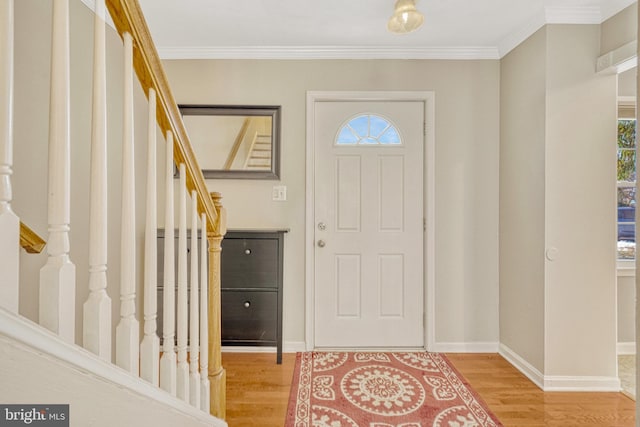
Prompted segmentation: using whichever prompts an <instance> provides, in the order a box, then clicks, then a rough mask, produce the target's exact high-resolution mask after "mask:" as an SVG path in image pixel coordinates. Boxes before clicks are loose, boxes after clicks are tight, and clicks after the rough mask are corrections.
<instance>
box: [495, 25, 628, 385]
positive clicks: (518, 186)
mask: <svg viewBox="0 0 640 427" xmlns="http://www.w3.org/2000/svg"><path fill="white" fill-rule="evenodd" d="M599 47H600V28H599V26H595V25H589V26H587V25H582V26H577V25H548V26H545V27H544V28H543V29H541V30H540V31H539V32H538V33H537V34H536V35H534V36H533V37H532V38H530V39H529V40H527V41H526V42H525V43H524V44H523V45H521V46H519V47H518V48H516V49H515V50H514V51H513V52H512V53H510V54H509V55H508V56H507V57H505V58H504V59H503V61H502V90H503V93H502V104H501V111H502V113H501V120H502V134H501V137H502V139H501V176H500V180H501V181H500V182H501V187H500V188H501V199H500V201H501V204H500V213H501V216H500V221H501V224H500V226H501V229H500V231H501V240H500V245H501V246H500V250H501V252H500V253H501V257H500V274H501V275H500V315H501V317H500V326H501V328H500V333H501V336H500V340H501V343H503V344H505V345H506V346H508V347H509V348H510V349H511V350H512V351H514V352H515V353H516V354H517V355H519V356H520V357H522V358H523V359H524V360H525V361H526V362H528V363H529V364H531V365H532V366H534V367H535V368H536V369H538V370H539V371H540V373H541V374H543V375H544V376H545V377H554V376H560V377H562V376H566V377H571V376H575V377H581V376H602V377H609V378H613V377H615V375H616V359H615V355H616V289H615V283H616V282H615V271H616V262H615V222H616V218H615V208H614V207H615V191H614V190H613V189H614V188H615V144H612V143H611V141H613V140H615V132H616V130H615V117H616V109H615V105H616V102H615V100H616V77H615V76H614V75H602V76H600V75H596V74H595V67H594V63H595V58H597V56H598V54H599ZM518 107H520V108H518ZM523 122H524V123H526V125H525V126H523V125H522V124H523ZM585 123H588V124H589V126H584V125H583V124H585ZM527 126H532V127H534V129H533V130H532V129H530V128H529V127H527ZM522 138H524V140H522V141H520V140H521V139H522ZM519 144H520V145H519ZM517 147H519V148H517ZM541 156H542V157H541ZM607 159H608V160H607ZM513 161H515V162H516V163H515V164H511V163H512V162H513ZM523 172H527V173H529V174H530V177H529V179H527V178H520V175H521V174H522V173H523ZM531 177H534V179H531ZM514 180H515V183H514V182H512V181H514ZM534 182H535V184H534ZM520 192H522V194H521V193H520ZM518 214H519V217H518V218H520V222H519V223H517V225H519V226H522V227H524V226H526V225H527V224H528V225H529V227H531V228H532V229H533V231H532V232H531V235H529V234H526V235H525V238H523V239H519V238H518V237H519V236H518V237H516V236H514V235H513V233H514V232H515V231H516V230H517V227H516V224H513V222H514V220H513V219H511V218H510V217H511V215H516V216H517V215H518ZM523 242H524V243H526V247H527V249H524V251H525V252H524V254H522V255H524V256H521V253H516V252H515V249H516V248H517V247H518V245H522V244H523ZM545 255H549V256H547V257H545ZM522 313H526V314H527V316H522ZM587 331H588V332H587ZM541 339H542V340H543V342H541ZM584 354H589V358H584V357H581V355H584Z"/></svg>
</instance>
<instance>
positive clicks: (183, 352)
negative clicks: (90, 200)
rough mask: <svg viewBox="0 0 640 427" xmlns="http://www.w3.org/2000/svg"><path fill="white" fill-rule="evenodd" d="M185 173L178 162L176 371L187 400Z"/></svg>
mask: <svg viewBox="0 0 640 427" xmlns="http://www.w3.org/2000/svg"><path fill="white" fill-rule="evenodd" d="M186 176H187V173H186V170H185V166H184V163H181V164H180V189H179V192H178V204H179V206H178V209H179V213H180V214H179V217H178V371H177V380H176V383H177V384H176V385H177V396H178V397H179V398H180V399H182V400H184V401H185V402H188V401H189V364H188V363H187V322H188V316H187V295H188V293H187V178H186Z"/></svg>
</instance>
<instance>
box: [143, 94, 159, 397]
mask: <svg viewBox="0 0 640 427" xmlns="http://www.w3.org/2000/svg"><path fill="white" fill-rule="evenodd" d="M148 133H149V147H148V154H147V219H146V229H145V232H144V243H145V245H144V338H143V339H142V344H141V345H140V376H141V377H142V378H143V379H145V380H147V381H149V382H150V383H151V384H154V385H156V386H157V385H158V384H159V382H160V379H159V369H160V339H159V338H158V335H157V334H156V329H157V322H156V318H157V316H158V303H157V298H158V282H157V280H158V278H157V267H158V248H157V243H156V242H157V235H158V231H157V229H158V219H157V212H156V209H157V201H156V143H157V142H156V91H155V90H154V89H149V130H148Z"/></svg>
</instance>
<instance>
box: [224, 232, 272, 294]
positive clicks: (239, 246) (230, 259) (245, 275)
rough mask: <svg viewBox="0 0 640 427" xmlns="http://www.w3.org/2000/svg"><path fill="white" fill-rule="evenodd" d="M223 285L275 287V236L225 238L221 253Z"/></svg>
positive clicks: (227, 286)
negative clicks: (272, 237)
mask: <svg viewBox="0 0 640 427" xmlns="http://www.w3.org/2000/svg"><path fill="white" fill-rule="evenodd" d="M221 257H222V258H221V267H220V270H221V271H220V276H221V282H222V283H221V285H222V288H277V287H278V268H279V262H278V240H277V239H244V238H239V239H237V238H225V239H224V240H223V241H222V254H221Z"/></svg>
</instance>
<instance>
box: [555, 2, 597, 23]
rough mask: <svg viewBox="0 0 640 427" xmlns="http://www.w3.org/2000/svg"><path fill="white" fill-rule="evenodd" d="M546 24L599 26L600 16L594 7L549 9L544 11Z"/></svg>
mask: <svg viewBox="0 0 640 427" xmlns="http://www.w3.org/2000/svg"><path fill="white" fill-rule="evenodd" d="M544 14H545V23H546V24H582V25H584V24H600V23H601V22H602V14H601V12H600V8H599V7H597V6H595V7H551V6H547V7H545V9H544Z"/></svg>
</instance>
